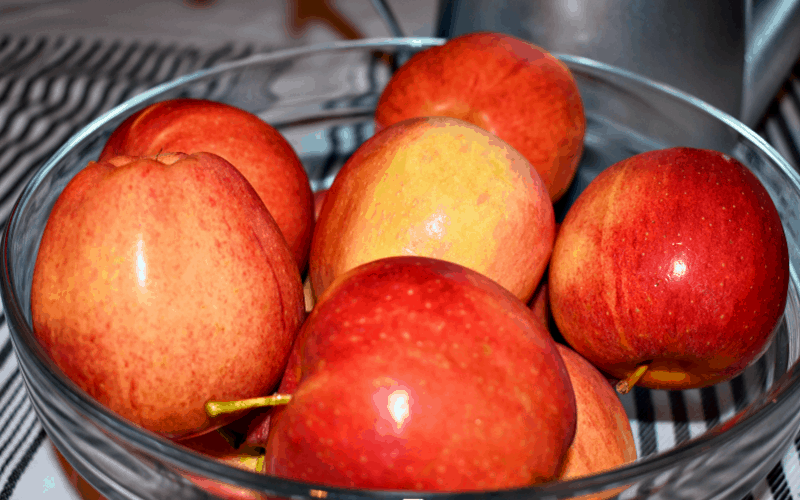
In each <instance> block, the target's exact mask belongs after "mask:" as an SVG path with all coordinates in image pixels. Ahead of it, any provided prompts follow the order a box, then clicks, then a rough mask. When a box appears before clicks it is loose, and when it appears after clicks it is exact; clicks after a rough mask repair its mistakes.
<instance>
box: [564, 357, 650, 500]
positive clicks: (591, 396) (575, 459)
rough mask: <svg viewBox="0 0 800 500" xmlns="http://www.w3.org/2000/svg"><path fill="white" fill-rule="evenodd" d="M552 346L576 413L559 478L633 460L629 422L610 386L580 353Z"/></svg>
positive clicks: (584, 474) (571, 477)
mask: <svg viewBox="0 0 800 500" xmlns="http://www.w3.org/2000/svg"><path fill="white" fill-rule="evenodd" d="M556 345H557V347H558V352H559V354H561V359H563V360H564V364H565V365H566V367H567V372H568V373H569V379H570V382H571V383H572V390H573V391H574V393H575V402H576V405H577V415H578V417H577V426H576V428H575V438H574V439H573V440H572V444H570V447H569V449H568V450H567V457H566V459H565V460H564V465H563V467H562V469H561V472H560V473H559V479H573V478H576V477H581V476H587V475H590V474H597V473H599V472H604V471H607V470H610V469H614V468H617V467H620V466H622V465H625V464H627V463H628V462H632V461H634V460H636V443H635V442H634V439H633V431H632V430H631V424H630V422H629V421H628V415H627V414H626V413H625V407H624V406H622V402H621V401H620V400H619V397H618V396H617V393H616V392H615V391H614V388H613V386H611V385H610V384H609V383H608V381H607V380H606V377H605V376H603V374H602V373H600V372H599V371H598V370H597V368H595V367H594V366H592V364H591V363H589V362H588V361H587V360H586V359H584V358H583V357H582V356H581V355H580V354H578V353H576V352H575V351H573V350H572V349H570V348H569V347H566V346H564V345H561V344H556ZM609 496H613V495H609Z"/></svg>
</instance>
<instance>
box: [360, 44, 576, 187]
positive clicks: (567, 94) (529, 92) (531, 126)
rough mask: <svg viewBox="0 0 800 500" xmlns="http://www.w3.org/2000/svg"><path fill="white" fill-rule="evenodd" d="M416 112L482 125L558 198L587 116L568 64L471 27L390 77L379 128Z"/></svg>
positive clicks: (570, 174)
mask: <svg viewBox="0 0 800 500" xmlns="http://www.w3.org/2000/svg"><path fill="white" fill-rule="evenodd" d="M419 116H450V117H453V118H460V119H462V120H466V121H468V122H470V123H473V124H475V125H478V126H479V127H482V128H485V129H486V130H488V131H490V132H492V133H494V134H496V135H497V136H499V137H500V138H501V139H503V140H504V141H506V142H507V143H509V144H510V145H511V146H513V147H514V148H515V149H516V150H517V151H519V152H520V153H522V155H523V156H525V157H526V158H527V159H528V160H529V161H530V162H531V164H532V165H533V167H534V168H535V169H536V171H537V172H538V173H539V175H541V176H542V179H544V182H545V185H546V186H547V190H548V192H549V193H550V197H551V198H552V200H553V201H554V202H555V201H557V200H558V199H559V198H561V196H563V195H564V193H565V192H566V190H567V188H568V187H569V185H570V183H571V182H572V179H573V178H574V177H575V172H576V171H577V168H578V162H579V161H580V158H581V154H582V152H583V138H584V134H585V130H586V117H585V115H584V110H583V103H582V101H581V96H580V93H579V92H578V86H577V85H576V83H575V79H574V78H573V76H572V73H571V72H570V71H569V69H568V68H567V67H566V66H565V65H564V64H563V63H562V62H561V61H559V60H558V59H557V58H556V57H554V56H553V55H551V54H550V53H549V52H547V51H546V50H544V49H542V48H541V47H537V46H535V45H533V44H531V43H529V42H527V41H525V40H520V39H518V38H515V37H513V36H510V35H506V34H501V33H485V32H483V33H470V34H466V35H462V36H459V37H456V38H453V39H451V40H448V41H447V42H446V43H445V44H444V45H442V46H438V47H431V48H428V49H425V50H423V51H421V52H418V53H417V54H415V55H414V56H413V57H411V59H409V60H408V61H407V62H406V63H405V64H404V65H403V66H401V67H400V68H399V69H398V70H397V72H395V73H394V75H393V76H392V78H391V79H390V80H389V83H388V84H387V86H386V88H385V89H384V91H383V92H382V94H381V96H380V99H379V100H378V104H377V107H376V109H375V123H376V126H377V129H378V130H380V129H382V128H386V127H388V126H389V125H392V124H394V123H397V122H400V121H402V120H405V119H408V118H412V117H419Z"/></svg>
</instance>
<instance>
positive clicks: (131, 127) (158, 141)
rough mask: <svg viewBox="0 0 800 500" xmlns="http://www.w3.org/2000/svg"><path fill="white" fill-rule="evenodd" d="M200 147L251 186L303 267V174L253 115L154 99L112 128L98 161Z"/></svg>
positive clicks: (309, 218)
mask: <svg viewBox="0 0 800 500" xmlns="http://www.w3.org/2000/svg"><path fill="white" fill-rule="evenodd" d="M201 151H202V152H208V153H214V154H217V155H219V156H222V157H223V158H225V159H226V160H228V161H229V162H231V163H232V164H233V166H235V167H236V168H237V169H238V170H239V171H240V172H241V173H242V174H243V175H244V176H245V178H246V179H247V180H248V181H249V182H250V184H252V185H253V188H254V189H255V190H256V193H258V195H259V196H260V197H261V200H262V201H263V202H264V204H265V205H266V206H267V209H268V210H269V212H270V215H272V217H273V218H274V219H275V221H276V222H277V223H278V226H279V227H280V228H281V232H282V233H283V235H284V237H285V238H286V241H287V242H288V244H289V248H290V249H291V250H292V253H293V254H294V257H295V259H296V261H297V263H298V266H299V268H300V269H301V270H302V269H304V268H305V265H306V261H307V259H308V248H309V245H310V244H311V233H312V231H313V227H314V201H313V195H312V193H311V186H310V184H309V182H308V175H307V174H306V171H305V170H304V169H303V165H302V164H301V163H300V159H299V158H298V157H297V154H296V153H295V152H294V150H293V149H292V147H291V146H290V145H289V143H288V142H287V141H286V139H285V138H284V137H283V136H282V135H281V134H280V132H278V131H277V130H275V129H274V128H273V127H272V126H270V125H268V124H267V123H265V122H264V121H262V120H261V119H260V118H259V117H258V116H256V115H254V114H252V113H249V112H247V111H245V110H243V109H239V108H236V107H234V106H230V105H227V104H223V103H219V102H213V101H206V100H200V99H172V100H168V101H163V102H158V103H155V104H152V105H150V106H148V107H146V108H144V109H142V110H141V111H138V112H137V113H134V114H133V115H131V116H130V117H128V118H127V119H126V120H125V121H124V122H123V123H122V124H121V125H120V126H119V127H117V129H116V130H114V132H113V133H112V134H111V137H109V138H108V142H107V143H106V145H105V147H104V148H103V151H102V152H101V153H100V158H99V161H104V160H108V159H109V158H111V157H113V156H118V155H131V156H151V155H158V154H161V153H165V152H174V153H189V154H191V153H197V152H201Z"/></svg>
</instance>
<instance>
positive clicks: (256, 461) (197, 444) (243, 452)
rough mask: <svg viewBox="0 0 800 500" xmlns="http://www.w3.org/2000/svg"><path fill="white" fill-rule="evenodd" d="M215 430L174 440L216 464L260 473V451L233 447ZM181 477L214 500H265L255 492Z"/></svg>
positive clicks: (187, 476)
mask: <svg viewBox="0 0 800 500" xmlns="http://www.w3.org/2000/svg"><path fill="white" fill-rule="evenodd" d="M222 430H223V429H219V430H217V431H215V432H208V433H206V434H203V435H201V436H196V437H194V438H190V439H184V440H181V441H178V442H177V444H179V445H181V446H184V447H186V448H189V449H190V450H192V451H194V452H196V453H200V454H202V455H205V456H207V457H209V458H213V459H214V460H217V461H219V462H222V463H225V464H227V465H230V466H232V467H236V468H239V469H242V470H247V471H251V472H258V473H260V472H262V469H263V461H264V450H263V449H260V448H256V447H253V446H249V445H247V444H241V445H239V446H235V443H232V442H231V438H230V437H228V436H226V435H225V433H224V432H220V431H222ZM183 474H184V476H185V477H186V478H187V479H189V480H190V481H192V482H193V483H195V484H196V485H197V486H199V487H200V488H202V489H203V490H205V491H207V492H209V493H211V494H213V495H215V498H217V497H218V498H225V499H228V500H257V499H264V498H267V496H266V495H263V494H261V493H259V492H256V491H253V490H249V489H247V488H243V487H239V486H232V485H229V484H226V483H223V482H221V481H216V480H214V479H210V478H206V477H202V476H197V475H195V474H191V473H188V472H185V473H183Z"/></svg>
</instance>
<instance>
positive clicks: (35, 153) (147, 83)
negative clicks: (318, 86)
mask: <svg viewBox="0 0 800 500" xmlns="http://www.w3.org/2000/svg"><path fill="white" fill-rule="evenodd" d="M257 50H263V48H260V47H254V46H252V45H240V44H236V43H231V44H227V45H222V46H220V47H218V48H217V49H216V50H208V49H198V48H196V47H189V46H177V45H163V44H158V43H134V42H121V41H120V42H108V41H99V40H87V39H76V38H45V37H28V38H25V37H19V36H3V35H1V34H0V229H2V228H3V227H4V226H5V223H6V220H7V217H8V214H9V212H10V210H11V208H12V206H13V204H14V202H15V200H16V199H17V197H18V196H19V194H20V192H21V190H22V189H23V187H24V185H25V184H26V182H27V181H28V179H29V178H30V176H31V175H32V174H33V173H34V172H35V171H36V170H37V169H38V168H39V167H40V166H41V165H42V164H43V163H44V162H45V160H46V159H47V158H48V157H49V156H51V155H52V154H53V153H54V152H55V150H56V149H57V148H58V147H59V146H61V145H62V144H63V143H64V142H65V141H66V140H67V139H68V138H69V137H70V136H71V135H72V134H74V133H75V132H77V131H78V130H79V129H80V128H81V127H82V126H84V125H85V124H87V123H88V122H89V121H91V120H92V119H93V118H95V117H97V116H98V115H100V114H101V113H102V112H104V111H106V110H108V109H110V108H112V107H113V106H115V105H117V104H119V103H120V102H122V101H124V100H125V99H127V98H129V97H132V96H133V95H136V94H137V93H139V92H141V91H143V90H146V89H148V88H150V87H152V86H153V85H155V84H158V83H161V82H164V81H167V80H170V79H172V78H175V77H176V76H179V75H181V74H186V73H189V72H192V71H195V70H197V69H200V68H204V67H209V66H212V65H214V64H216V63H219V62H222V61H226V60H233V59H237V58H241V57H245V56H247V55H249V54H251V53H253V52H255V51H257ZM796 75H800V65H798V66H797V67H795V68H794V72H793V75H792V77H790V78H789V79H788V80H787V82H786V84H785V85H784V87H783V89H782V90H781V92H780V93H779V95H778V97H777V98H776V99H775V101H774V103H773V105H772V107H771V108H770V110H769V112H768V113H767V115H766V116H765V118H764V120H763V121H762V122H761V123H760V124H759V125H758V126H757V131H758V132H759V133H760V134H762V135H763V136H764V137H765V138H766V139H767V140H768V141H769V142H770V143H771V144H773V145H774V146H775V147H776V148H777V149H778V151H779V152H780V153H782V154H783V155H784V156H785V157H786V158H787V159H788V160H789V162H790V163H792V164H793V165H794V166H795V167H797V166H800V83H799V82H798V80H797V78H796ZM356 129H357V130H356ZM356 129H354V130H352V131H350V132H351V133H350V134H349V135H348V137H349V136H353V137H356V136H360V135H359V134H362V132H363V130H366V129H363V127H361V125H359V126H358V127H356ZM362 129H363V130H362ZM340 132H342V131H341V130H339V129H338V128H337V130H335V131H331V133H330V134H328V137H329V139H327V144H326V147H327V157H323V158H319V155H316V156H317V159H316V160H315V161H321V162H322V163H321V164H322V165H340V164H341V162H342V160H343V159H344V157H346V156H347V155H348V154H349V153H350V152H351V151H352V144H351V143H352V141H340V140H338V139H337V138H338V137H339V135H340ZM323 156H324V155H323ZM746 383H747V382H746V381H735V382H734V383H731V384H728V385H726V386H725V388H723V389H722V391H718V390H717V389H703V390H698V391H696V394H694V396H696V397H697V398H701V399H702V400H703V402H704V403H705V402H706V401H708V404H702V405H700V406H699V407H700V408H701V411H700V414H699V415H692V416H691V418H688V417H690V416H687V415H686V413H687V408H695V407H698V405H691V404H687V403H691V402H687V401H686V400H685V399H684V396H679V397H673V396H664V398H665V399H664V400H663V401H662V400H658V398H659V397H661V396H660V395H659V396H653V395H652V394H651V393H650V392H649V391H641V390H637V391H635V392H634V393H633V394H632V395H631V397H629V398H628V399H627V400H626V404H627V405H629V407H628V410H629V412H631V413H630V414H631V415H635V416H636V419H635V422H634V432H635V435H636V442H637V443H636V444H637V448H638V450H639V453H640V455H650V454H652V453H657V452H658V451H659V450H663V449H667V448H670V447H672V446H674V445H675V444H679V443H681V442H684V441H686V440H688V439H691V438H693V437H695V436H697V435H699V434H702V433H703V432H704V431H705V430H706V429H708V428H710V427H712V426H714V425H715V424H717V423H718V422H719V421H720V420H721V419H725V418H726V415H725V414H724V412H725V411H727V410H725V409H726V408H738V406H739V403H740V402H741V401H742V398H743V396H742V394H743V393H745V392H746V389H747V388H746ZM662 395H663V394H662ZM685 397H693V396H692V394H690V395H689V396H685ZM660 412H666V413H668V414H669V415H670V416H672V417H674V416H680V415H683V416H684V417H686V418H677V419H673V418H663V415H660ZM673 420H678V423H673ZM48 446H50V445H49V441H48V439H47V436H46V434H45V433H44V431H43V430H42V427H41V425H40V424H39V422H38V420H37V418H36V416H35V414H34V411H33V409H32V407H31V404H30V401H29V400H28V397H27V395H26V393H25V388H24V385H23V382H22V378H21V375H20V373H19V370H18V368H17V363H16V358H15V356H14V353H13V349H12V346H11V341H10V338H9V333H8V327H7V324H6V321H5V317H4V316H2V313H0V500H12V499H13V500H18V499H19V500H22V499H29V498H56V497H55V496H53V495H51V494H50V491H49V490H52V481H53V480H54V477H56V476H57V475H58V472H57V471H56V470H55V469H54V467H57V466H56V465H55V464H54V463H53V461H52V460H50V461H47V460H36V457H37V456H40V455H41V454H42V453H44V451H43V450H46V449H47V447H48ZM22 485H27V486H26V487H23V486H22ZM30 485H34V486H33V487H31V486H30ZM36 485H39V486H36ZM58 498H65V497H63V496H62V497H58ZM745 498H746V499H747V500H792V499H798V500H800V434H798V437H797V439H796V440H795V442H794V446H793V447H792V448H791V449H790V450H788V451H787V453H786V455H785V456H784V458H783V459H782V461H781V462H780V463H778V464H776V466H775V467H774V469H772V471H771V473H770V474H769V475H768V476H767V477H766V478H764V480H762V481H761V482H760V483H759V484H758V486H757V487H756V488H755V489H754V490H753V491H752V492H751V493H750V494H749V495H747V496H746V497H745ZM733 500H737V499H733Z"/></svg>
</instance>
